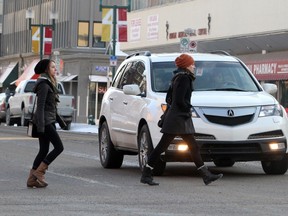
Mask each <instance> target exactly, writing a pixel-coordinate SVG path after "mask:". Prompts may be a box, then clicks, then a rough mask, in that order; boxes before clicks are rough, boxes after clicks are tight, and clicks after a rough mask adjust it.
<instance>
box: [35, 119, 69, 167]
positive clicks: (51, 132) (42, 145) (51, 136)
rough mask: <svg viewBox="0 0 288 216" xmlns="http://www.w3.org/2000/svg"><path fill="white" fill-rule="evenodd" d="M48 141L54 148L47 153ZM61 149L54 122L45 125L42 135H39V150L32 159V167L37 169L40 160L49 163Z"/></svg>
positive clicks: (62, 148)
mask: <svg viewBox="0 0 288 216" xmlns="http://www.w3.org/2000/svg"><path fill="white" fill-rule="evenodd" d="M50 142H51V143H52V145H53V147H54V149H53V150H52V151H51V152H50V153H49V154H48V152H49V145H50ZM63 150H64V147H63V144H62V141H61V139H60V137H59V135H58V133H57V131H56V126H55V124H49V125H46V126H45V133H44V135H43V136H40V137H39V152H38V154H37V156H36V158H35V160H34V163H33V169H37V167H38V166H39V165H40V163H41V162H42V161H43V162H44V163H45V164H47V165H49V164H51V163H52V162H53V161H54V160H55V159H56V157H57V156H58V155H60V154H61V152H62V151H63Z"/></svg>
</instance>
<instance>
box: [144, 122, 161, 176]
mask: <svg viewBox="0 0 288 216" xmlns="http://www.w3.org/2000/svg"><path fill="white" fill-rule="evenodd" d="M152 150H153V144H152V140H151V136H150V132H149V129H148V126H147V125H143V126H142V128H141V130H140V133H139V136H138V161H139V167H140V170H141V172H142V171H143V168H144V166H145V165H146V164H147V161H148V155H149V154H150V153H151V152H152ZM165 168H166V162H164V161H162V160H161V159H159V161H158V163H157V164H156V165H155V167H154V169H153V175H155V176H161V175H163V173H164V171H165Z"/></svg>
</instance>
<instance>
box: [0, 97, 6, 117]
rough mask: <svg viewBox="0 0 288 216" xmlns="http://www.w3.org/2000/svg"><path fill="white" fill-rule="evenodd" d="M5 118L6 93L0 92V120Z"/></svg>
mask: <svg viewBox="0 0 288 216" xmlns="http://www.w3.org/2000/svg"><path fill="white" fill-rule="evenodd" d="M5 119H6V94H5V93H0V122H5Z"/></svg>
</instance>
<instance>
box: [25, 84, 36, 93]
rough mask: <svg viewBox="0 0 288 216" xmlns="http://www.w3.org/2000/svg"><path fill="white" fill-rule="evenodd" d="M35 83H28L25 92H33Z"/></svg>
mask: <svg viewBox="0 0 288 216" xmlns="http://www.w3.org/2000/svg"><path fill="white" fill-rule="evenodd" d="M34 86H35V82H28V83H27V84H26V86H25V89H24V92H33V89H34Z"/></svg>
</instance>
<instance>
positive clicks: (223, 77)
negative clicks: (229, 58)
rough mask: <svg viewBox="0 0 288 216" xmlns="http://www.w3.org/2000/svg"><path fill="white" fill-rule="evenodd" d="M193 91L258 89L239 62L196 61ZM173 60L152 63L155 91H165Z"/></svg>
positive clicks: (172, 69) (173, 65)
mask: <svg viewBox="0 0 288 216" xmlns="http://www.w3.org/2000/svg"><path fill="white" fill-rule="evenodd" d="M195 65H196V69H195V74H196V80H195V81H194V91H252V92H255V91H259V90H260V89H259V88H258V86H257V84H256V83H255V82H254V80H253V79H252V77H251V76H250V74H249V73H248V71H246V69H245V68H244V67H243V66H242V65H241V64H240V63H239V62H215V61H202V62H196V63H195ZM175 70H176V67H175V63H174V62H157V63H156V62H155V63H153V64H152V70H151V82H152V89H153V91H155V92H167V90H168V87H169V83H170V80H171V79H172V77H173V71H175Z"/></svg>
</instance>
